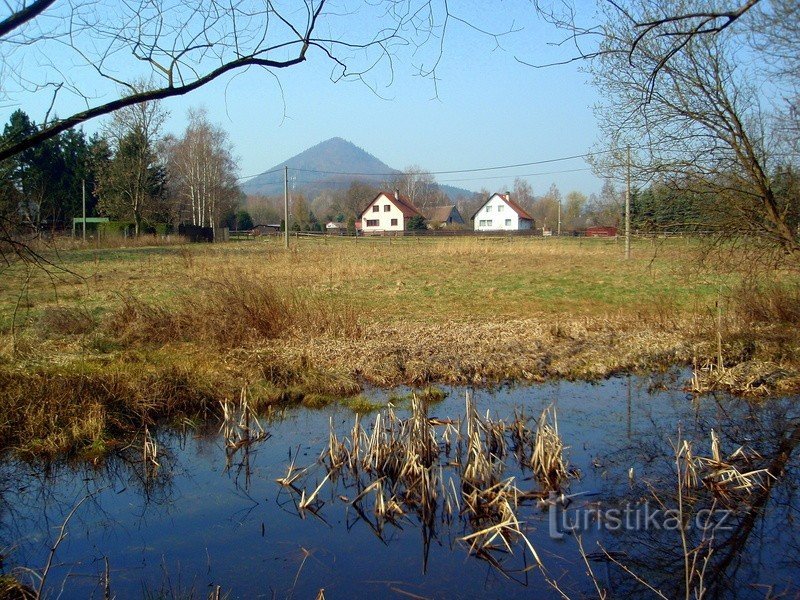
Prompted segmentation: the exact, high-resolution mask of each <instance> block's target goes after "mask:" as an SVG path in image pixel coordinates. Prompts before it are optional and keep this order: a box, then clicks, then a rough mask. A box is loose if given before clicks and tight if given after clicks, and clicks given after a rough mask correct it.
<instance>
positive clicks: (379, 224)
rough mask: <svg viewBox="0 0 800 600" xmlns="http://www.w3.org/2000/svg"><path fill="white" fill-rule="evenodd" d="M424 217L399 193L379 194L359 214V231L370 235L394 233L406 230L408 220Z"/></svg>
mask: <svg viewBox="0 0 800 600" xmlns="http://www.w3.org/2000/svg"><path fill="white" fill-rule="evenodd" d="M416 216H420V217H423V218H424V215H423V214H422V212H420V210H419V209H418V208H417V207H416V206H414V205H413V204H412V203H411V201H410V200H408V199H407V198H404V197H403V196H401V195H400V192H398V191H395V192H394V193H391V192H380V193H379V194H378V195H377V196H375V198H373V199H372V201H371V202H370V203H369V205H368V206H367V207H366V208H365V209H364V210H363V211H362V212H361V231H362V232H363V233H364V235H368V234H371V233H394V232H400V231H405V230H406V229H408V220H409V219H411V218H412V217H416Z"/></svg>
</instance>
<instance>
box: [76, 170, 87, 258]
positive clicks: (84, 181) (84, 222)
mask: <svg viewBox="0 0 800 600" xmlns="http://www.w3.org/2000/svg"><path fill="white" fill-rule="evenodd" d="M81 189H82V191H83V241H84V243H86V180H85V179H84V180H82V181H81ZM73 235H74V234H73Z"/></svg>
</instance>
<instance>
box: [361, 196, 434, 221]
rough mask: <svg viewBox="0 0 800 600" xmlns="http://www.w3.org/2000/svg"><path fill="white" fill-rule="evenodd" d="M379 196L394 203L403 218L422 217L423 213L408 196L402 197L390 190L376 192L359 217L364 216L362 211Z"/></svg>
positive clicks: (365, 209) (365, 210)
mask: <svg viewBox="0 0 800 600" xmlns="http://www.w3.org/2000/svg"><path fill="white" fill-rule="evenodd" d="M381 196H385V197H386V199H387V200H388V201H389V202H391V203H392V204H394V205H395V206H396V207H397V208H398V209H399V210H400V212H402V213H403V218H405V219H410V218H411V217H415V216H417V215H419V216H421V217H424V216H425V215H423V214H422V211H420V210H419V209H418V208H417V207H416V206H414V205H413V204H412V203H411V200H409V199H408V198H404V197H403V196H401V195H400V194H397V195H395V194H394V193H392V192H378V195H377V196H375V197H374V198H373V199H372V200H370V201H369V204H367V206H366V207H365V208H364V210H362V211H361V218H362V219H363V218H364V213H365V212H367V209H368V208H369V207H370V206H372V205H373V204H374V203H375V200H377V199H378V198H380V197H381Z"/></svg>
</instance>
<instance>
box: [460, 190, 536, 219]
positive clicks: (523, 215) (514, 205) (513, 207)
mask: <svg viewBox="0 0 800 600" xmlns="http://www.w3.org/2000/svg"><path fill="white" fill-rule="evenodd" d="M495 196H500V197H501V198H502V199H503V202H505V203H506V204H508V205H509V206H510V207H511V210H513V211H514V212H515V213H517V214H518V215H519V218H520V219H528V220H529V221H533V217H532V216H530V215H529V214H528V213H527V211H526V210H525V209H524V208H522V207H521V206H520V205H519V204H517V203H516V202H514V201H513V200H512V199H511V194H498V193H497V192H495V193H494V194H492V195H491V196H489V197H488V198H487V199H486V202H484V203H483V204H481V205H480V207H479V208H478V210H476V211H475V214H474V215H472V217H470V220H472V221H474V220H475V217H476V216H477V215H478V213H479V212H481V210H482V209H483V207H484V206H486V204H487V203H488V202H489V200H491V199H492V198H494V197H495Z"/></svg>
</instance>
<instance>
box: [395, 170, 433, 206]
mask: <svg viewBox="0 0 800 600" xmlns="http://www.w3.org/2000/svg"><path fill="white" fill-rule="evenodd" d="M389 185H390V186H391V188H392V189H393V190H394V189H396V190H399V191H400V194H401V195H402V196H403V197H405V198H408V199H409V200H411V203H412V204H413V205H414V206H416V207H418V208H428V207H430V206H435V205H437V204H441V201H442V194H441V192H440V191H439V184H438V183H436V178H435V177H434V176H433V175H431V173H430V172H429V171H426V170H424V169H423V168H422V167H420V166H419V165H411V166H408V167H406V168H405V169H403V172H402V173H399V174H398V175H397V176H396V177H395V178H394V179H392V180H391V181H390V182H389Z"/></svg>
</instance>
